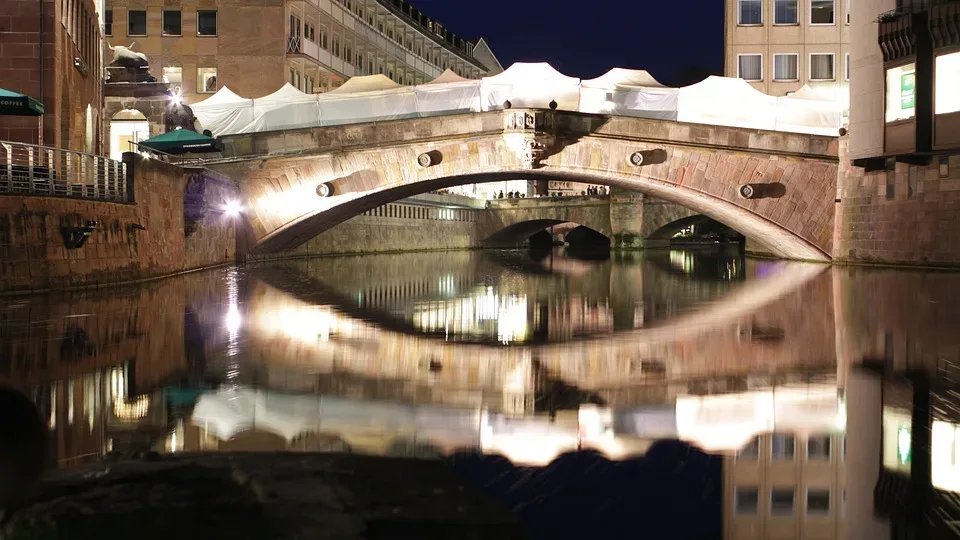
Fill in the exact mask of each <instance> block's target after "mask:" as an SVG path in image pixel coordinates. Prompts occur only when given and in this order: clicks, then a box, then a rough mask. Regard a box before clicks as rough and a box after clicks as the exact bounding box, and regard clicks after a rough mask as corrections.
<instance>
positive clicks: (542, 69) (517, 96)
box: [481, 62, 580, 111]
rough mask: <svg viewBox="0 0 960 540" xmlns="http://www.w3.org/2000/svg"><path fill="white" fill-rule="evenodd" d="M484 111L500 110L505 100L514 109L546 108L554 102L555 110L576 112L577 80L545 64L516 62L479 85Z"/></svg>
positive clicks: (577, 97)
mask: <svg viewBox="0 0 960 540" xmlns="http://www.w3.org/2000/svg"><path fill="white" fill-rule="evenodd" d="M481 92H482V93H483V109H484V110H485V111H492V110H497V109H501V108H503V103H504V102H505V101H510V103H511V104H512V106H513V107H519V108H523V107H531V108H540V109H546V108H547V107H548V106H549V105H550V102H551V101H556V102H557V105H558V107H557V108H558V109H560V110H564V111H576V110H579V102H580V79H577V78H576V77H568V76H566V75H564V74H563V73H560V72H559V71H557V70H555V69H553V67H552V66H551V65H550V64H547V63H546V62H539V63H532V64H528V63H523V62H517V63H516V64H513V65H512V66H510V67H509V68H507V69H506V70H505V71H504V72H503V73H499V74H497V75H494V76H493V77H484V78H483V82H482V83H481Z"/></svg>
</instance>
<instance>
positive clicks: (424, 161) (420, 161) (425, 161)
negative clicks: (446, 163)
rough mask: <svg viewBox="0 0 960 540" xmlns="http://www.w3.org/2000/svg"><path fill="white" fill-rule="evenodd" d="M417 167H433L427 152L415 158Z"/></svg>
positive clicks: (431, 158) (431, 159)
mask: <svg viewBox="0 0 960 540" xmlns="http://www.w3.org/2000/svg"><path fill="white" fill-rule="evenodd" d="M417 165H420V166H421V167H429V166H431V165H433V157H431V156H430V153H429V152H424V153H423V154H420V155H419V156H417Z"/></svg>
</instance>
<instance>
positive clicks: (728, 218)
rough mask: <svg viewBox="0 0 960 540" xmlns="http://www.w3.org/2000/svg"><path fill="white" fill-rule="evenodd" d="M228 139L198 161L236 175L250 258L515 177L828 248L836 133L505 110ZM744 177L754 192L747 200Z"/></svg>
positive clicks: (783, 244)
mask: <svg viewBox="0 0 960 540" xmlns="http://www.w3.org/2000/svg"><path fill="white" fill-rule="evenodd" d="M528 114H529V115H531V116H532V118H533V119H532V121H531V122H530V123H529V126H528V124H527V122H526V118H527V115H528ZM510 118H513V120H514V124H513V127H510V125H509V120H510ZM518 118H523V119H524V127H523V128H521V127H519V125H518V124H517V119H518ZM224 145H225V151H224V153H223V155H222V156H221V157H220V158H218V159H217V160H214V161H210V162H208V163H207V165H208V166H209V167H212V168H214V169H215V170H217V171H220V172H222V173H224V174H226V175H228V176H230V177H232V178H235V179H236V180H238V182H239V184H240V187H241V190H242V192H243V194H244V197H245V199H246V201H247V208H248V214H247V217H248V220H249V228H250V232H251V234H250V235H249V236H250V238H251V239H252V241H251V245H250V246H248V247H249V249H251V250H253V251H255V252H258V253H270V252H276V251H284V250H287V249H290V248H292V247H295V246H297V245H300V244H302V243H304V242H306V241H308V240H309V239H310V238H313V237H314V236H316V235H317V234H319V233H321V232H323V231H325V230H327V229H329V228H331V227H333V226H335V225H337V224H338V223H341V222H343V221H346V220H347V219H349V218H351V217H353V216H356V215H359V214H361V213H363V212H365V211H367V210H370V209H372V208H376V207H378V206H381V205H383V204H386V203H389V202H393V201H396V200H399V199H403V198H406V197H410V196H413V195H416V194H419V193H424V192H429V191H434V190H437V189H442V188H445V187H450V186H454V185H461V184H469V183H478V182H491V181H503V180H524V179H526V180H543V181H548V180H560V181H580V182H589V183H594V184H604V185H609V186H612V187H616V188H623V189H626V190H632V191H637V192H641V193H644V194H645V195H649V196H653V197H656V198H659V199H663V200H666V201H668V202H671V203H674V204H678V205H681V206H684V207H686V208H689V209H690V210H691V211H693V212H697V213H699V214H703V215H706V216H708V217H711V218H713V219H715V220H717V221H720V222H721V223H724V224H726V225H728V226H730V227H732V228H734V229H736V230H738V231H740V232H741V233H743V234H744V235H745V236H747V237H750V238H755V239H757V241H759V242H761V243H762V244H764V245H765V246H768V247H769V248H770V250H771V252H773V253H775V254H777V255H779V256H782V257H789V258H800V259H810V260H820V261H826V260H829V255H828V254H829V253H831V250H832V239H833V204H834V202H833V200H834V197H835V194H836V174H837V140H836V139H835V138H831V137H819V136H811V135H800V134H790V133H779V132H764V131H758V130H750V129H742V128H730V127H722V126H710V125H695V124H683V123H678V122H671V121H665V120H653V119H642V118H623V117H607V116H602V115H590V114H583V113H576V112H565V111H540V110H538V111H523V110H508V111H493V112H486V113H475V114H465V115H458V116H448V117H443V118H417V119H409V120H399V121H394V122H384V123H372V124H354V125H347V126H336V127H324V128H305V129H301V130H291V131H284V132H265V133H252V134H244V135H236V136H229V137H225V138H224ZM747 184H756V185H759V186H758V187H757V189H754V190H752V191H749V190H748V192H747V193H748V196H743V195H742V194H741V188H742V187H743V186H744V185H747ZM635 228H636V227H634V229H635ZM641 229H642V227H641ZM610 231H611V234H614V235H615V234H616V231H613V230H612V228H611V229H610ZM640 232H641V234H642V231H640Z"/></svg>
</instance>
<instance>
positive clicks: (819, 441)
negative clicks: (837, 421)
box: [807, 435, 830, 461]
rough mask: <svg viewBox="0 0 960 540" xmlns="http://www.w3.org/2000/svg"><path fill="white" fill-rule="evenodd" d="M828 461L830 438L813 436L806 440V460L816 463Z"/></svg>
mask: <svg viewBox="0 0 960 540" xmlns="http://www.w3.org/2000/svg"><path fill="white" fill-rule="evenodd" d="M827 459H830V436H829V435H813V436H811V437H810V438H809V439H807V460H809V461H818V460H827Z"/></svg>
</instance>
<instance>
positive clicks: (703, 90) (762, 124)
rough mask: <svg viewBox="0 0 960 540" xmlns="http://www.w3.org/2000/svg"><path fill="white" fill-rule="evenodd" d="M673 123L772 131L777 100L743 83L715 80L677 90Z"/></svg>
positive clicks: (709, 79) (705, 80)
mask: <svg viewBox="0 0 960 540" xmlns="http://www.w3.org/2000/svg"><path fill="white" fill-rule="evenodd" d="M679 94H680V96H679V97H680V99H679V101H678V103H677V120H678V121H680V122H693V123H695V124H714V125H718V126H733V127H744V128H751V129H769V130H772V129H775V128H776V123H777V122H776V118H777V116H776V111H777V98H775V97H773V96H768V95H767V94H764V93H763V92H761V91H759V90H757V89H756V88H754V87H752V86H750V84H749V83H748V82H746V81H744V80H743V79H734V78H730V77H717V76H715V75H711V76H709V77H707V78H706V79H704V80H702V81H700V82H698V83H697V84H692V85H690V86H685V87H683V88H681V89H680V92H679Z"/></svg>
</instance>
